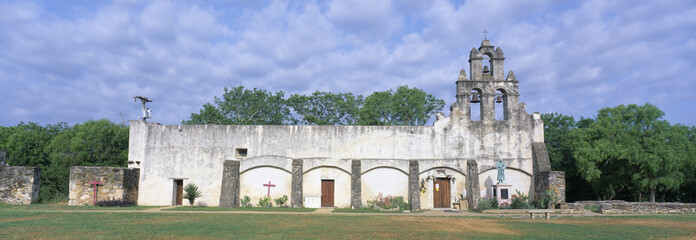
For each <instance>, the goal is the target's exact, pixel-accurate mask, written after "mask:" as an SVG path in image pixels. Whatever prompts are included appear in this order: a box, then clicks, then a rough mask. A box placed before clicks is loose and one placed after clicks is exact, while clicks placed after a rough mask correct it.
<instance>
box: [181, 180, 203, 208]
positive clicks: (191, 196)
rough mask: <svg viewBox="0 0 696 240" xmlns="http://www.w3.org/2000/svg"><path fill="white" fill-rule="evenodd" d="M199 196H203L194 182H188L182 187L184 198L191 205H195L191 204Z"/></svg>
mask: <svg viewBox="0 0 696 240" xmlns="http://www.w3.org/2000/svg"><path fill="white" fill-rule="evenodd" d="M201 196H203V194H202V193H201V192H200V191H198V186H196V184H193V183H189V184H186V186H185V187H184V198H185V199H186V200H188V201H189V204H191V207H195V206H193V202H194V201H196V198H199V197H201Z"/></svg>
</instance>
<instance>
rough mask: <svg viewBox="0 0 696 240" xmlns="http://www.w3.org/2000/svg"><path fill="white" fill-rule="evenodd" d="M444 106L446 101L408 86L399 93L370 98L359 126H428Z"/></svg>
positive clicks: (383, 93) (362, 111) (381, 93)
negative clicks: (427, 123) (430, 120)
mask: <svg viewBox="0 0 696 240" xmlns="http://www.w3.org/2000/svg"><path fill="white" fill-rule="evenodd" d="M444 105H445V101H444V100H442V99H437V98H435V97H433V96H432V95H430V94H427V93H425V92H424V91H423V90H421V89H418V88H408V86H406V85H404V86H400V87H398V88H397V90H396V91H392V90H389V91H385V92H375V93H373V94H371V95H370V96H368V97H366V98H365V103H364V104H363V107H362V108H361V109H360V119H359V121H358V124H363V125H424V124H425V123H426V122H428V120H429V119H430V118H431V117H432V116H433V115H435V114H436V113H437V112H439V111H441V110H442V107H444Z"/></svg>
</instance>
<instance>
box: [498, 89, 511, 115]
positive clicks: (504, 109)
mask: <svg viewBox="0 0 696 240" xmlns="http://www.w3.org/2000/svg"><path fill="white" fill-rule="evenodd" d="M494 100H495V104H494V106H495V107H494V108H495V120H496V121H505V120H508V119H509V116H508V104H507V103H508V98H507V94H506V93H505V90H503V89H498V90H496V91H495V98H494Z"/></svg>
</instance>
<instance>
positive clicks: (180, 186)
mask: <svg viewBox="0 0 696 240" xmlns="http://www.w3.org/2000/svg"><path fill="white" fill-rule="evenodd" d="M174 183H176V205H177V206H178V205H181V204H182V203H183V196H184V180H174Z"/></svg>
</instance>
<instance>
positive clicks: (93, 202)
mask: <svg viewBox="0 0 696 240" xmlns="http://www.w3.org/2000/svg"><path fill="white" fill-rule="evenodd" d="M88 183H89V184H93V185H94V200H92V206H96V205H97V185H98V184H103V183H102V182H97V178H94V182H88Z"/></svg>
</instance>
